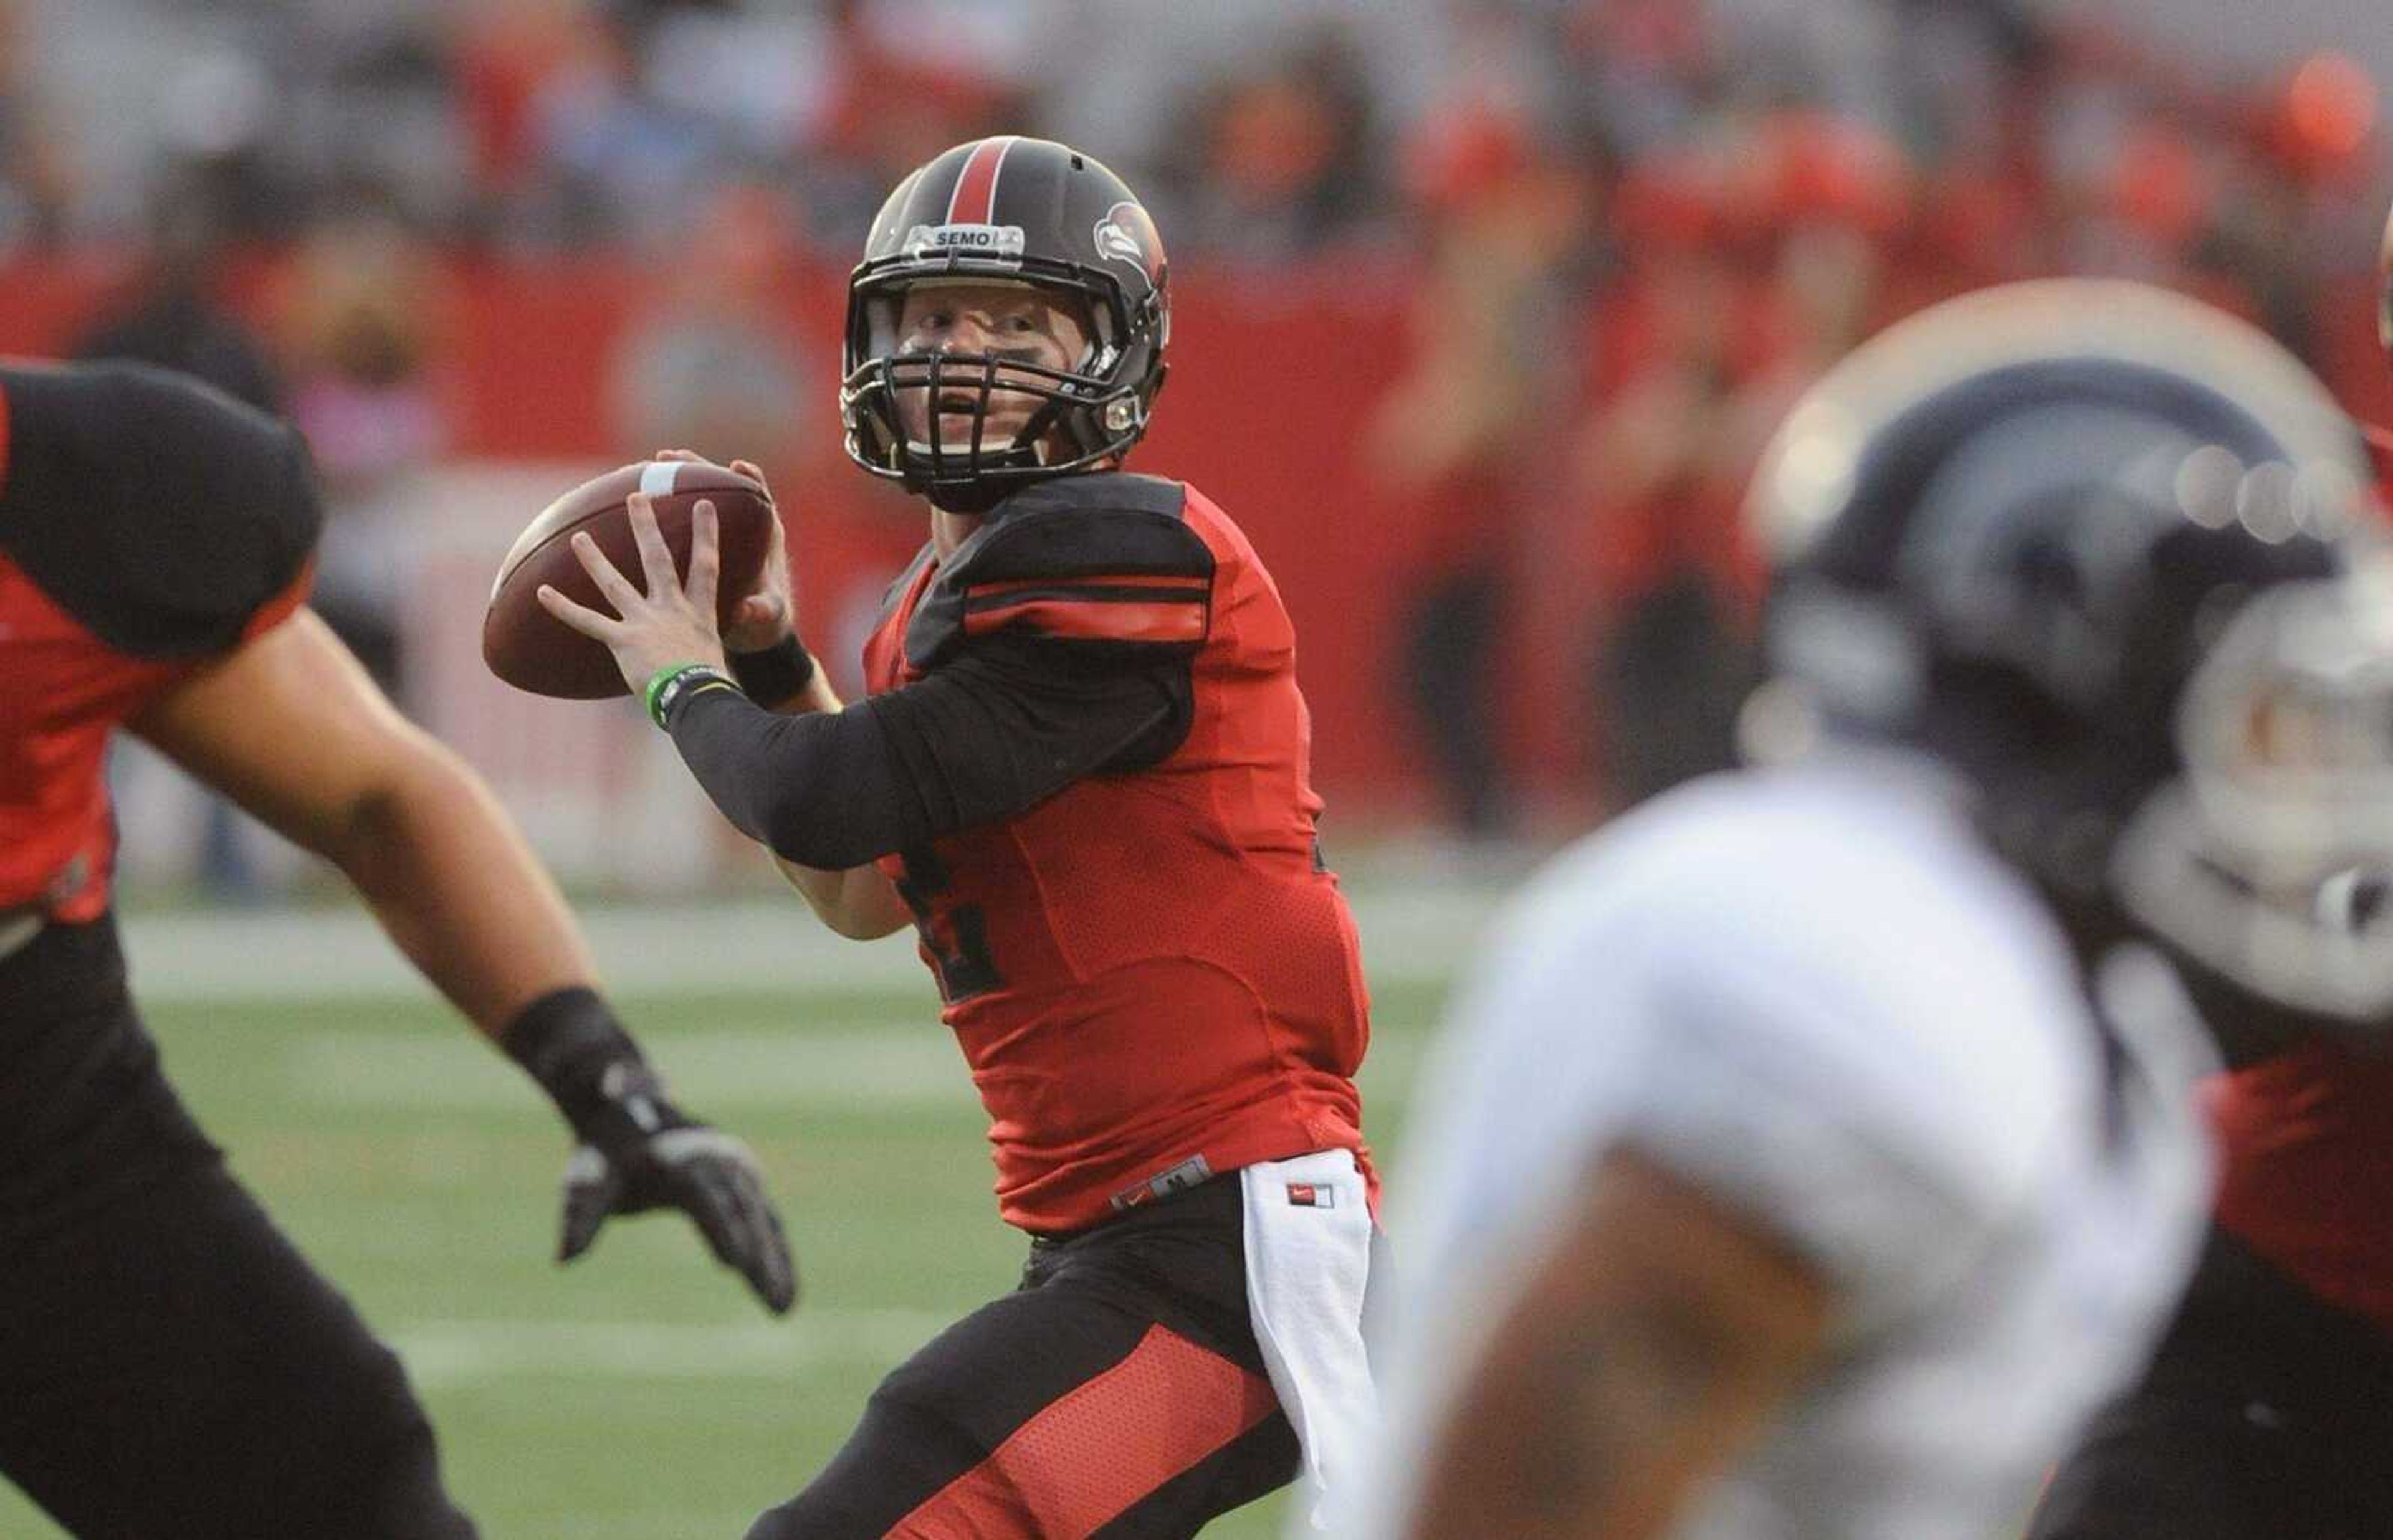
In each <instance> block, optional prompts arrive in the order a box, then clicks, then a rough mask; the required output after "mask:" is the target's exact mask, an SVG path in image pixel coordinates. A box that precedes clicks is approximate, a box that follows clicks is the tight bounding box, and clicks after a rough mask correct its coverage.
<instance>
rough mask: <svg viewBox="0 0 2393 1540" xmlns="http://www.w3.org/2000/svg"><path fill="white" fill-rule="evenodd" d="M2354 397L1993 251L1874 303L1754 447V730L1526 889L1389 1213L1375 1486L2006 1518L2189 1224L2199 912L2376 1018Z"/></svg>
mask: <svg viewBox="0 0 2393 1540" xmlns="http://www.w3.org/2000/svg"><path fill="white" fill-rule="evenodd" d="M2365 479H2366V464H2365V461H2364V458H2363V457H2362V454H2361V451H2360V445H2359V442H2358V440H2357V438H2356V437H2355V435H2354V433H2353V431H2352V429H2351V427H2350V425H2349V424H2347V421H2346V420H2345V419H2344V418H2343V417H2342V415H2341V414H2340V413H2339V412H2338V411H2336V409H2335V407H2334V403H2333V402H2332V400H2331V399H2330V398H2328V396H2327V395H2326V393H2325V391H2324V390H2323V389H2322V388H2321V386H2320V385H2318V383H2317V382H2316V381H2315V380H2314V379H2312V378H2311V377H2310V376H2309V375H2308V373H2307V372H2304V371H2303V370H2302V369H2301V367H2300V366H2299V365H2298V364H2296V363H2295V361H2294V360H2293V359H2291V358H2290V357H2288V356H2287V355H2285V354H2284V353H2282V351H2281V350H2279V349H2278V348H2277V347H2276V346H2274V345H2273V344H2271V343H2269V342H2268V341H2267V340H2266V339H2264V338H2263V337H2261V336H2260V335H2259V334H2258V333H2255V332H2252V331H2250V330H2249V329H2248V328H2245V327H2244V326H2243V325H2242V323H2240V322H2237V321H2234V320H2230V319H2228V318H2226V317H2224V316H2222V315H2219V314H2217V313H2216V312H2213V311H2210V310H2207V309H2205V308H2204V307H2200V306H2197V305H2195V304H2193V303H2191V302H2190V301H2187V300H2182V299H2178V298H2175V297H2172V296H2169V295H2166V294H2161V293H2159V292H2157V291H2152V290H2148V289H2143V288H2139V287H2137V286H2132V285H2125V284H2117V283H2092V282H2062V283H2045V284H2033V285H2020V286H2018V287H2015V288H2011V289H2006V290H1997V291H1992V292H1989V293H1987V294H1981V295H1978V296H1973V297H1971V298H1968V299H1965V300H1962V301H1957V302H1955V303H1953V304H1951V305H1947V306H1942V307H1938V308H1937V309H1935V310H1933V311H1931V312H1929V313H1928V314H1927V315H1925V316H1922V317H1920V318H1917V319H1916V320H1912V321H1910V322H1908V323H1905V324H1904V325H1903V326H1901V327H1899V328H1897V329H1895V330H1894V331H1892V332H1890V333H1888V334H1887V335H1886V336H1884V337H1883V338H1881V339H1880V340H1878V341H1877V342H1876V343H1873V344H1872V345H1870V346H1867V347H1865V348H1863V350H1862V351H1861V352H1859V353H1858V354H1856V355H1855V356H1854V357H1853V358H1852V359H1849V360H1848V361H1847V362H1846V363H1845V364H1843V365H1842V366H1840V367H1839V368H1838V369H1837V370H1836V371H1835V372H1832V373H1831V374H1830V376H1829V377H1828V378H1827V379H1825V380H1824V382H1822V383H1821V385H1818V386H1817V387H1816V388H1815V389H1814V391H1813V392H1812V393H1811V395H1810V396H1809V397H1807V398H1806V399H1805V400H1804V401H1803V402H1801V403H1800V404H1799V405H1798V407H1797V409H1796V410H1795V411H1794V412H1793V413H1791V414H1790V416H1789V419H1788V421H1787V424H1786V425H1785V427H1784V428H1783V429H1782V431H1781V434H1780V437H1779V439H1778V441H1777V443H1776V444H1775V445H1774V446H1773V448H1772V451H1771V453H1770V455H1769V456H1768V458H1767V459H1766V461H1765V463H1764V465H1763V468H1762V470H1761V472H1760V474H1759V477H1758V478H1757V481H1756V483H1755V489H1754V493H1753V498H1754V502H1753V514H1754V517H1755V519H1756V521H1757V522H1756V532H1757V534H1758V535H1759V538H1760V539H1761V540H1762V541H1763V542H1765V544H1766V546H1767V549H1768V555H1769V556H1770V558H1771V560H1772V565H1773V587H1772V601H1771V608H1770V627H1769V643H1768V646H1769V661H1770V664H1771V674H1772V681H1771V683H1770V684H1769V685H1766V686H1765V688H1764V689H1763V691H1762V692H1761V693H1760V694H1759V696H1757V698H1756V699H1755V701H1754V703H1753V705H1752V706H1751V707H1750V709H1749V710H1748V712H1747V719H1748V726H1749V727H1750V729H1751V731H1750V733H1749V735H1748V737H1749V739H1750V742H1751V747H1752V748H1753V750H1754V751H1755V752H1754V757H1755V758H1756V760H1757V761H1758V762H1763V767H1757V768H1754V769H1749V770H1746V771H1741V772H1737V773H1734V774H1731V775H1726V776H1720V777H1712V778H1710V779H1708V780H1706V781H1702V782H1698V783H1695V784H1694V785H1692V786H1690V787H1686V788H1683V789H1681V790H1679V791H1677V792H1675V793H1672V794H1671V795H1669V796H1668V797H1667V798H1665V799H1663V800H1661V801H1660V802H1658V803H1654V804H1652V805H1651V806H1649V807H1648V808H1647V809H1645V810H1642V811H1641V812H1639V813H1637V814H1635V815H1633V816H1629V817H1628V818H1625V819H1623V820H1622V821H1620V822H1619V823H1617V824H1615V826H1613V827H1612V828H1611V829H1609V830H1607V831H1606V832H1605V833H1603V834H1602V835H1601V836H1600V837H1598V838H1596V839H1594V840H1592V841H1590V842H1589V843H1587V844H1586V845H1585V846H1583V847H1582V848H1580V849H1578V850H1576V851H1575V852H1574V853H1572V854H1570V855H1568V856H1566V857H1565V858H1564V859H1563V861H1562V862H1560V863H1559V864H1558V865H1557V866H1556V867H1555V868H1552V869H1551V870H1550V872H1549V873H1547V874H1546V876H1545V877H1544V878H1543V879H1541V881H1540V882H1539V883H1538V885H1537V886H1536V888H1535V890H1534V891H1533V892H1532V893H1531V894H1529V895H1528V896H1527V897H1526V898H1525V900H1524V901H1523V903H1522V904H1521V906H1520V907H1518V908H1517V909H1516V910H1515V911H1514V912H1512V913H1511V914H1510V916H1509V917H1508V918H1507V919H1506V920H1503V921H1502V922H1500V923H1499V925H1498V927H1497V930H1496V932H1495V933H1494V938H1493V942H1492V949H1491V950H1492V955H1491V956H1490V957H1489V958H1488V959H1487V962H1486V966H1485V968H1484V972H1483V973H1482V974H1481V976H1480V977H1479V978H1478V979H1477V981H1476V982H1475V984H1474V985H1471V987H1470V988H1469V989H1467V991H1466V992H1465V994H1464V996H1463V1003H1462V1006H1461V1011H1460V1019H1459V1020H1458V1022H1457V1023H1456V1024H1455V1025H1454V1028H1453V1029H1452V1031H1451V1032H1450V1034H1449V1036H1448V1038H1447V1039H1446V1041H1445V1043H1444V1044H1443V1045H1442V1048H1441V1051H1440V1054H1439V1056H1438V1057H1437V1058H1436V1060H1435V1061H1434V1062H1433V1063H1432V1064H1431V1065H1430V1066H1429V1067H1428V1069H1427V1070H1425V1072H1424V1076H1423V1079H1422V1082H1421V1085H1422V1090H1421V1092H1420V1094H1421V1097H1422V1098H1423V1100H1422V1101H1421V1102H1420V1103H1419V1105H1420V1106H1421V1107H1422V1109H1423V1110H1422V1113H1421V1114H1420V1117H1421V1130H1420V1132H1419V1136H1418V1137H1417V1138H1416V1139H1415V1140H1414V1141H1413V1142H1411V1145H1410V1147H1409V1150H1408V1159H1407V1166H1408V1168H1409V1173H1410V1182H1409V1183H1408V1186H1407V1190H1408V1191H1409V1192H1410V1193H1411V1194H1414V1200H1415V1201H1414V1207H1412V1208H1410V1209H1409V1210H1408V1211H1407V1217H1408V1220H1409V1222H1406V1223H1403V1224H1401V1225H1399V1226H1396V1227H1393V1228H1394V1233H1397V1234H1398V1235H1400V1236H1401V1237H1403V1239H1404V1241H1405V1243H1406V1246H1407V1248H1408V1251H1409V1255H1410V1256H1411V1258H1412V1259H1413V1262H1412V1266H1411V1267H1410V1268H1409V1269H1408V1270H1407V1272H1406V1276H1405V1278H1404V1280H1403V1281H1402V1283H1401V1284H1400V1289H1401V1290H1403V1291H1404V1292H1403V1294H1402V1296H1401V1308H1400V1310H1399V1312H1398V1314H1397V1321H1396V1329H1395V1335H1394V1338H1393V1343H1392V1344H1391V1351H1390V1352H1389V1354H1388V1355H1387V1362H1386V1364H1385V1365H1384V1366H1385V1367H1386V1368H1387V1370H1388V1372H1389V1382H1388V1383H1389V1395H1390V1398H1391V1400H1390V1416H1391V1419H1392V1427H1391V1436H1390V1438H1389V1439H1388V1440H1387V1441H1386V1443H1385V1447H1384V1448H1383V1450H1382V1452H1381V1457H1382V1460H1383V1462H1384V1463H1383V1466H1382V1469H1381V1472H1380V1479H1379V1480H1378V1481H1374V1482H1370V1483H1366V1485H1367V1486H1368V1488H1369V1490H1370V1491H1371V1493H1372V1501H1373V1503H1374V1505H1375V1509H1376V1510H1375V1511H1372V1512H1367V1513H1362V1514H1358V1515H1355V1516H1354V1517H1353V1520H1352V1522H1353V1529H1352V1533H1353V1534H1355V1535H1357V1536H1362V1535H1369V1536H1373V1537H1380V1540H1393V1537H1396V1536H1405V1537H1409V1540H1428V1537H1432V1536H1435V1537H1459V1536H1486V1535H1499V1534H1500V1535H1504V1536H1507V1537H1509V1540H1537V1537H1543V1536H1562V1535H1574V1536H1576V1535H1602V1536H1605V1537H1606V1540H1633V1537H1639V1536H1669V1537H1671V1540H1692V1537H1697V1536H1700V1537H1703V1540H1731V1537H1734V1540H1764V1537H1770V1540H1776V1537H1793V1536H1798V1535H1800V1536H1825V1535H1835V1536H1840V1537H1847V1540H1985V1537H1987V1536H1989V1535H1992V1534H1995V1533H2004V1532H2006V1529H2007V1527H2009V1526H2015V1525H2017V1524H2018V1523H2019V1522H2020V1520H2021V1519H2022V1518H2023V1516H2024V1514H2025V1512H2026V1510H2027V1508H2028V1507H2029V1505H2030V1503H2031V1502H2032V1501H2033V1496H2034V1491H2035V1487H2036V1483H2037V1481H2039V1479H2040V1477H2041V1475H2042V1473H2043V1472H2044V1471H2045V1469H2046V1468H2048V1466H2049V1464H2050V1463H2051V1461H2052V1460H2053V1459H2054V1458H2055V1456H2056V1455H2058V1453H2059V1452H2060V1450H2061V1449H2062V1448H2063V1447H2064V1445H2065V1444H2066V1442H2068V1440H2069V1439H2070V1438H2071V1437H2072V1436H2073V1433H2074V1432H2075V1430H2076V1429H2077V1428H2078V1427H2079V1426H2080V1425H2081V1424H2082V1422H2083V1421H2084V1419H2085V1418H2086V1416H2087V1415H2088V1413H2089V1412H2090V1410H2091V1409H2092V1408H2093V1407H2094V1405H2095V1404H2096V1403H2098V1401H2099V1399H2100V1398H2101V1397H2102V1396H2104V1395H2105V1394H2106V1393H2108V1392H2109V1391H2111V1390H2112V1389H2114V1388H2115V1387H2116V1386H2117V1385H2118V1384H2119V1383H2120V1382H2121V1381H2122V1380H2123V1379H2125V1377H2127V1376H2129V1375H2131V1374H2132V1373H2134V1371H2135V1370H2136V1368H2137V1367H2138V1364H2140V1363H2141V1361H2142V1359H2143V1357H2144V1355H2145V1353H2146V1352H2147V1351H2149V1349H2150V1347H2151V1341H2152V1338H2153V1336H2154V1334H2155V1333H2156V1331H2157V1329H2158V1327H2159V1325H2160V1324H2161V1322H2162V1320H2163V1319H2164V1316H2165V1314H2166V1312H2167V1311H2168V1309H2169V1308H2170V1306H2171V1304H2172V1303H2173V1301H2174V1300H2175V1299H2176V1297H2177V1291H2178V1289H2179V1287H2180V1286H2181V1283H2182V1280H2183V1278H2184V1277H2185V1275H2186V1272H2187V1270H2188V1269H2189V1268H2190V1265H2191V1262H2192V1259H2193V1255H2194V1252H2195V1249H2196V1246H2197V1244H2198V1240H2199V1237H2200V1234H2201V1231H2202V1226H2201V1218H2202V1212H2203V1205H2204V1203H2205V1201H2206V1199H2207V1196H2208V1192H2209V1187H2208V1162H2207V1158H2206V1155H2205V1153H2204V1147H2203V1141H2202V1138H2201V1136H2200V1133H2199V1131H2198V1125H2197V1122H2196V1119H2195V1117H2194V1116H2193V1114H2192V1111H2191V1108H2190V1100H2189V1096H2188V1087H2189V1083H2190V1080H2191V1078H2192V1077H2194V1076H2195V1075H2196V1074H2198V1073H2199V1072H2200V1071H2201V1070H2202V1069H2203V1067H2204V1066H2205V1065H2206V1064H2209V1063H2212V1062H2214V1061H2213V1055H2212V1053H2211V1051H2210V1050H2211V1046H2212V1045H2211V1044H2210V1042H2209V1040H2208V1039H2207V1038H2206V1037H2205V1036H2204V1035H2203V1032H2202V1030H2201V1027H2200V1024H2199V1022H2198V1020H2197V1018H2196V1017H2195V1016H2194V1014H2193V1012H2192V1011H2191V1008H2190V1005H2189V1003H2188V997H2187V995H2186V993H2185V992H2184V990H2183V989H2182V988H2181V987H2180V985H2179V982H2178V974H2177V965H2178V964H2180V963H2184V962H2188V961H2198V962H2199V963H2200V964H2201V965H2202V966H2203V968H2204V969H2206V970H2207V971H2208V972H2209V974H2211V975H2214V976H2216V977H2217V978H2223V979H2227V980H2230V981H2231V982H2232V984H2233V986H2234V987H2236V988H2238V989H2241V990H2245V991H2249V992H2250V993H2251V994H2252V995H2253V996H2254V997H2255V998H2266V999H2279V1000H2282V999H2296V1000H2298V1002H2299V1003H2300V1004H2301V1005H2302V1006H2303V1007H2304V1008H2306V1009H2308V1010H2309V1011H2314V1012H2316V1013H2318V1014H2319V1015H2320V1016H2321V1018H2322V1019H2330V1020H2335V1021H2340V1022H2343V1023H2346V1024H2349V1026H2350V1027H2351V1028H2352V1030H2354V1031H2362V1030H2365V1026H2364V1024H2366V1023H2369V1022H2371V1021H2374V1020H2378V1019H2381V1018H2382V1017H2383V1016H2384V1013H2385V1011H2386V1006H2387V1005H2388V1003H2393V969H2388V967H2387V965H2386V959H2385V957H2384V956H2383V954H2382V950H2381V948H2379V949H2376V950H2372V949H2370V948H2369V947H2368V946H2366V944H2364V943H2360V942H2357V941H2355V940H2354V939H2353V938H2352V936H2351V933H2350V932H2349V929H2348V928H2347V927H2344V926H2339V925H2336V924H2334V923H2332V922H2326V921H2322V920H2321V919H2320V918H2319V916H2318V911H2317V907H2316V906H2315V904H2314V903H2313V902H2312V897H2313V895H2315V894H2317V893H2318V891H2319V889H2320V884H2321V881H2322V880H2323V879H2324V878H2325V877H2326V876H2327V875H2328V874H2330V873H2332V872H2334V871H2336V870H2338V869H2349V868H2354V867H2365V866H2370V865H2373V864H2374V863H2376V862H2378V861H2381V860H2383V859H2384V858H2385V856H2386V855H2387V854H2388V853H2393V635H2388V634H2387V633H2386V628H2387V625H2388V620H2387V618H2386V617H2387V613H2388V607H2387V606H2386V604H2385V603H2384V601H2383V599H2382V597H2381V595H2379V596H2375V597H2373V599H2372V595H2371V593H2370V584H2371V581H2372V574H2373V571H2374V568H2375V558H2374V557H2373V556H2372V555H2369V554H2368V553H2367V552H2366V551H2364V550H2363V548H2362V547H2361V545H2360V543H2359V541H2360V537H2359V535H2358V533H2357V531H2358V529H2360V526H2361V523H2362V520H2361V514H2362V512H2363V510H2364V508H2365V498H2366V495H2367V494H2366V493H2365V491H2364V490H2363V488H2364V483H2365Z"/></svg>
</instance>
